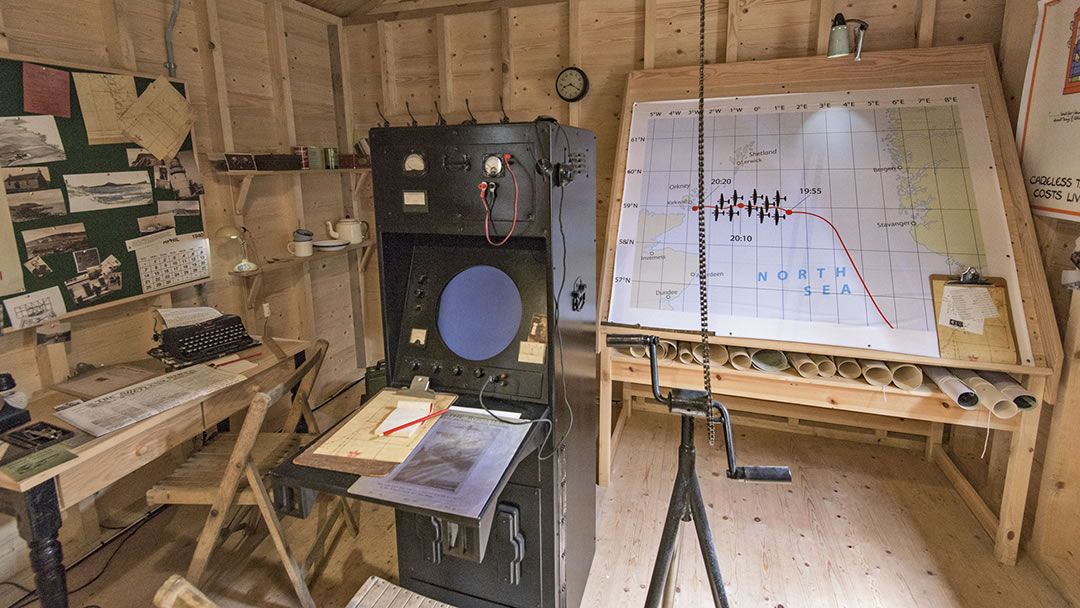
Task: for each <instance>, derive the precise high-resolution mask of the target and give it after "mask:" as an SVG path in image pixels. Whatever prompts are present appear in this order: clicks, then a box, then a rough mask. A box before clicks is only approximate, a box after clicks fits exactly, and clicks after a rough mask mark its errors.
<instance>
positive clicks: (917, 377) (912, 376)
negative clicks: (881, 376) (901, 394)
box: [885, 361, 922, 391]
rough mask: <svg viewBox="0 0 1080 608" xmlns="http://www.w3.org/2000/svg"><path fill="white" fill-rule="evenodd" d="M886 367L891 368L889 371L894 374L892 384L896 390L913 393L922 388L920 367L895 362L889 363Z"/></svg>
mask: <svg viewBox="0 0 1080 608" xmlns="http://www.w3.org/2000/svg"><path fill="white" fill-rule="evenodd" d="M885 365H887V366H889V371H890V372H892V383H893V384H894V385H896V388H902V389H904V390H905V391H913V390H915V389H917V388H919V387H920V386H922V370H921V369H919V368H918V366H915V365H912V364H910V363H896V362H895V361H889V362H887V363H886V364H885Z"/></svg>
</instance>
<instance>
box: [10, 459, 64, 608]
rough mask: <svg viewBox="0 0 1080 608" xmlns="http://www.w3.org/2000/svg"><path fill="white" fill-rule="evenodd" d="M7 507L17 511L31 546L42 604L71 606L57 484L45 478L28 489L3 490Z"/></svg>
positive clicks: (51, 607)
mask: <svg viewBox="0 0 1080 608" xmlns="http://www.w3.org/2000/svg"><path fill="white" fill-rule="evenodd" d="M0 498H2V502H3V506H4V509H3V510H4V511H5V512H7V513H9V514H11V515H14V516H15V519H16V521H17V522H18V527H19V536H21V537H23V540H25V541H26V544H27V546H29V547H30V567H31V568H33V569H34V582H35V584H36V585H37V593H38V597H40V598H41V606H42V608H68V597H67V572H66V571H65V570H64V553H63V551H62V548H61V546H60V541H59V540H57V537H58V536H59V533H60V525H61V523H62V522H61V520H60V502H59V499H58V498H57V495H56V484H55V483H54V482H53V480H52V479H49V480H48V481H44V482H42V483H40V484H38V485H36V486H34V487H33V488H32V489H30V490H28V491H26V492H24V493H19V492H12V491H8V490H4V491H2V492H0Z"/></svg>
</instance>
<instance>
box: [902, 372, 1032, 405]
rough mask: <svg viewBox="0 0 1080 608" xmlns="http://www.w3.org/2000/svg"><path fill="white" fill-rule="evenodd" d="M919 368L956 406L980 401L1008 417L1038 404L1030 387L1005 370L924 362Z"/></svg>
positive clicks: (976, 403)
mask: <svg viewBox="0 0 1080 608" xmlns="http://www.w3.org/2000/svg"><path fill="white" fill-rule="evenodd" d="M923 371H924V372H926V376H927V377H928V378H930V380H932V381H933V382H934V384H936V385H937V386H938V388H940V389H941V392H943V393H945V394H946V395H948V397H949V399H952V400H953V402H955V403H956V404H957V405H959V406H960V407H962V408H964V409H966V410H973V409H975V408H977V407H979V406H980V405H981V406H983V407H985V408H986V409H988V410H990V413H991V414H993V415H994V416H997V417H998V418H1012V417H1013V416H1015V415H1016V414H1017V413H1018V412H1020V410H1027V409H1031V408H1034V407H1036V406H1037V405H1038V404H1039V401H1038V399H1036V398H1035V395H1033V394H1032V393H1031V391H1029V390H1027V389H1026V388H1024V387H1023V386H1021V385H1020V384H1019V383H1018V382H1017V381H1016V380H1014V379H1013V378H1012V376H1009V375H1008V374H1003V373H1001V372H976V371H972V370H970V369H957V368H952V367H950V368H944V367H935V366H932V365H924V366H923Z"/></svg>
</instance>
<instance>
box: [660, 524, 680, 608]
mask: <svg viewBox="0 0 1080 608" xmlns="http://www.w3.org/2000/svg"><path fill="white" fill-rule="evenodd" d="M682 531H683V526H682V524H681V523H680V524H679V532H678V533H677V534H675V553H674V555H672V558H671V567H669V568H668V574H667V582H666V583H665V584H664V602H663V603H662V604H661V605H662V606H663V608H672V607H673V606H674V605H675V581H676V580H677V579H678V578H679V560H680V559H681V557H682Z"/></svg>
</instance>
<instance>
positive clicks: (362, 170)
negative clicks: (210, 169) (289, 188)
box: [219, 167, 371, 177]
mask: <svg viewBox="0 0 1080 608" xmlns="http://www.w3.org/2000/svg"><path fill="white" fill-rule="evenodd" d="M370 172H371V167H356V168H338V169H284V170H280V171H219V173H221V174H223V175H229V176H241V177H246V176H251V177H255V176H258V175H342V174H348V173H370Z"/></svg>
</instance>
